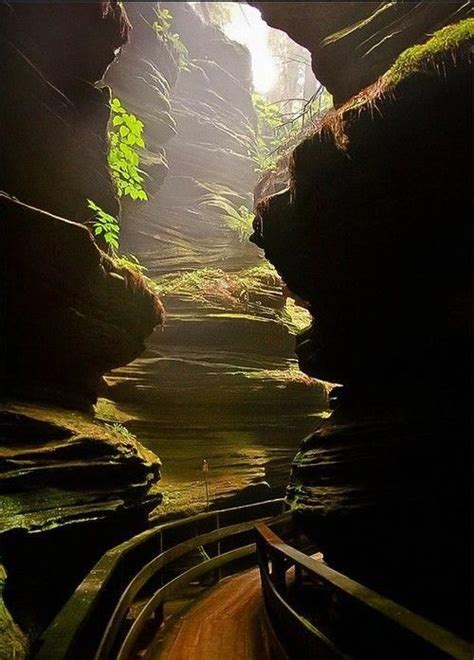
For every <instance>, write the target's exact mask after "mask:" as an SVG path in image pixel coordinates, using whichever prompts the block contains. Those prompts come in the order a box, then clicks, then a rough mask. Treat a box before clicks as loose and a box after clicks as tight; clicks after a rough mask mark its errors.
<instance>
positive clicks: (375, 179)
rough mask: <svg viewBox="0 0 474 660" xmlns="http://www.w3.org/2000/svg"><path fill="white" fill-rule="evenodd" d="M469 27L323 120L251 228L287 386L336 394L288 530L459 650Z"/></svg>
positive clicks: (304, 466)
mask: <svg viewBox="0 0 474 660" xmlns="http://www.w3.org/2000/svg"><path fill="white" fill-rule="evenodd" d="M302 11H308V8H307V7H306V9H304V10H302ZM328 11H329V9H328ZM295 13H297V12H295ZM316 13H317V11H316ZM472 23H473V21H472V19H468V20H466V21H464V22H463V23H461V24H459V25H455V26H453V27H448V28H445V29H444V31H441V32H440V33H435V35H434V37H433V39H432V40H431V41H430V42H429V45H428V46H427V47H426V48H418V49H416V50H414V51H411V52H410V53H408V55H407V54H405V55H401V57H400V59H399V60H398V61H397V62H396V63H395V65H394V68H392V69H389V71H388V72H387V73H386V74H384V76H382V77H381V78H380V79H379V80H378V81H376V82H375V83H374V85H373V86H371V87H369V88H367V89H365V90H363V91H362V92H360V94H359V95H358V97H356V98H355V99H352V100H350V101H348V102H347V104H345V105H343V106H342V107H341V108H340V109H339V110H338V111H335V112H333V113H331V114H329V115H328V116H327V117H326V118H325V119H323V121H322V122H321V124H320V125H319V126H318V127H317V128H316V130H315V131H314V134H313V135H311V136H309V137H308V138H307V139H305V140H304V141H303V142H302V143H301V144H300V145H299V146H298V147H297V148H296V150H295V151H294V153H293V155H292V159H291V164H290V179H291V185H290V187H289V189H287V190H286V191H283V192H282V193H280V194H279V195H275V196H273V197H270V198H269V199H267V200H265V201H263V202H262V203H261V204H260V205H259V207H258V209H257V219H256V221H255V224H254V227H255V234H254V240H255V241H256V242H257V244H258V245H260V246H261V247H263V248H264V249H265V254H266V256H267V258H268V259H270V261H271V262H272V263H273V264H274V265H275V266H276V268H277V269H278V270H279V272H280V273H281V275H282V277H284V279H285V281H286V282H287V283H288V285H289V287H290V288H291V289H292V290H293V291H295V292H296V293H297V294H298V295H300V296H301V297H302V298H303V299H305V300H307V301H309V303H310V310H311V313H312V314H313V317H314V321H313V324H312V327H311V329H309V330H308V331H306V332H305V333H303V334H302V335H301V336H300V337H299V339H298V341H297V352H298V355H299V360H300V366H301V368H302V369H303V370H304V371H305V372H306V373H308V374H311V375H313V376H317V377H320V378H323V379H327V380H329V381H332V382H336V383H341V384H342V385H343V386H344V387H343V388H342V390H341V389H340V388H339V390H337V391H336V396H335V401H334V405H335V412H334V413H333V416H332V418H331V419H330V420H329V421H328V422H327V423H326V425H325V427H324V428H323V429H321V430H320V431H317V432H315V433H314V434H312V435H310V436H309V437H308V438H306V439H305V440H304V441H303V443H302V446H301V450H300V452H299V453H298V455H297V456H296V457H295V459H294V463H293V471H292V476H291V482H290V486H289V489H288V495H289V498H290V500H291V501H292V502H293V504H294V507H295V515H296V518H297V520H299V521H300V523H301V525H302V527H303V528H304V529H305V531H306V532H307V533H308V534H309V535H310V536H312V537H313V539H314V540H315V541H316V542H317V543H318V544H319V547H320V550H321V551H322V552H323V553H324V555H325V558H326V560H327V561H328V563H329V564H330V565H332V566H334V567H335V568H338V569H339V570H341V571H342V572H346V573H348V574H349V575H351V576H353V577H355V578H356V579H358V580H360V581H362V582H364V583H367V584H369V585H370V586H372V588H374V589H375V590H376V591H377V590H378V591H381V592H382V593H385V594H389V595H390V596H391V597H392V598H394V599H396V600H399V601H401V602H403V603H404V604H405V605H407V606H408V607H410V608H412V609H413V610H415V611H417V612H420V613H422V614H424V615H425V616H428V617H431V618H433V619H434V620H435V621H437V622H438V623H440V624H441V625H445V626H447V627H449V628H451V630H454V631H455V632H456V633H457V634H459V635H461V636H463V637H466V638H467V637H468V636H469V634H470V621H469V593H468V587H467V586H466V581H465V576H466V575H467V573H468V570H469V569H468V566H469V557H468V551H467V548H468V547H469V534H470V524H469V504H468V502H469V480H470V475H469V471H468V468H467V465H468V462H469V461H468V456H469V443H470V437H471V428H470V423H471V420H470V413H469V410H470V398H471V375H470V368H471V364H470V354H471V333H472V320H471V311H470V310H471V302H472V299H471V239H470V235H471V224H472V220H471V217H472V216H471V208H470V203H471V202H470V181H469V178H470V174H469V173H470V159H471V154H470V152H471V145H470V144H469V140H468V139H466V136H468V135H469V123H470V104H471V101H470V96H471V91H470V90H471V73H472V72H471V66H470V65H471V61H470V57H471V56H470V49H471V48H472V41H473V26H472ZM446 30H447V31H446ZM317 66H318V65H317V55H316V66H315V68H316V69H317ZM448 558H449V559H448ZM434 585H436V586H434ZM338 617H342V618H341V620H340V624H341V628H340V630H344V625H345V624H347V625H350V622H348V621H346V620H345V619H344V612H343V608H342V606H341V609H340V610H338ZM342 641H344V640H342Z"/></svg>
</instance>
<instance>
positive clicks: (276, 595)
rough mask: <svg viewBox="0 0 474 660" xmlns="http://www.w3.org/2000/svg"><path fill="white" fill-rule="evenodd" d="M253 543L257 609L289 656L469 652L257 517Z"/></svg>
mask: <svg viewBox="0 0 474 660" xmlns="http://www.w3.org/2000/svg"><path fill="white" fill-rule="evenodd" d="M256 545H257V557H258V562H259V567H260V575H261V580H262V590H263V596H264V602H265V610H266V613H267V616H268V619H269V621H270V623H271V625H272V627H273V631H274V633H275V635H276V637H277V638H278V640H279V641H280V643H281V645H282V646H283V648H284V649H285V651H286V653H287V654H288V656H289V657H290V658H313V657H314V658H318V660H335V659H336V658H338V659H341V658H347V657H362V658H377V659H379V658H384V659H385V658H397V659H399V658H403V657H407V658H408V657H409V658H446V657H450V658H459V659H463V660H464V659H467V658H471V657H473V655H472V651H473V649H472V647H471V645H470V644H469V643H468V642H465V641H464V640H462V639H459V638H458V637H456V636H455V635H453V634H452V633H450V632H449V631H447V630H445V629H443V628H441V627H440V626H438V625H436V624H434V623H432V622H431V621H428V620H427V619H425V618H423V617H421V616H419V615H417V614H415V613H413V612H411V611H410V610H408V609H406V608H405V607H403V606H401V605H399V604H397V603H395V602H394V601H392V600H390V599H389V598H385V597H384V596H381V595H380V594H378V593H375V592H374V591H372V590H371V589H368V588H367V587H365V586H363V585H361V584H359V583H358V582H355V581H354V580H352V579H350V578H349V577H347V576H345V575H343V574H342V573H338V572H337V571H335V570H333V569H331V568H329V566H327V565H326V564H325V563H324V562H323V561H318V560H316V559H313V558H312V557H309V556H308V555H306V554H304V553H302V552H300V551H298V550H296V549H295V548H293V547H291V546H289V545H287V544H286V543H285V542H284V541H283V540H282V539H281V538H280V537H279V536H277V535H276V534H275V533H274V532H273V531H272V530H271V529H269V527H268V526H267V525H265V524H264V523H261V524H258V525H257V526H256ZM290 569H292V570H293V569H294V577H293V579H291V578H290V579H289V575H288V571H289V570H290ZM303 581H306V594H307V595H306V598H304V596H303V597H302V589H301V587H302V585H303ZM308 583H309V587H310V590H309V597H308V588H307V587H308ZM298 588H299V591H300V593H298ZM318 594H319V598H318ZM321 596H322V597H321ZM302 603H303V604H302ZM318 603H319V604H320V611H319V612H318ZM321 610H322V611H321ZM328 612H329V613H330V614H332V621H331V620H330V619H331V617H328V616H327V615H328ZM338 614H339V616H340V620H339V622H337V617H338ZM334 633H335V634H334ZM341 642H342V643H341ZM354 649H356V651H355V653H354Z"/></svg>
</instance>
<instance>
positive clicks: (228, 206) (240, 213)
mask: <svg viewBox="0 0 474 660" xmlns="http://www.w3.org/2000/svg"><path fill="white" fill-rule="evenodd" d="M201 204H202V205H203V206H205V207H206V208H209V209H214V210H217V211H218V212H219V213H220V214H221V215H222V216H223V218H224V220H225V222H226V224H227V225H228V227H229V228H230V229H232V230H233V231H235V232H236V233H237V235H238V237H239V239H240V240H241V241H242V242H243V241H247V240H248V239H249V238H250V236H251V234H252V231H253V228H252V224H253V221H254V218H255V215H254V214H253V213H252V211H249V209H248V208H247V207H246V206H245V205H244V204H241V205H240V206H239V207H238V208H237V207H236V205H235V204H233V202H232V201H230V200H229V199H228V198H227V197H226V196H225V195H223V194H219V193H209V194H208V195H205V197H204V199H203V201H202V202H201Z"/></svg>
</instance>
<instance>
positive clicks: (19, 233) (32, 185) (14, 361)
mask: <svg viewBox="0 0 474 660" xmlns="http://www.w3.org/2000/svg"><path fill="white" fill-rule="evenodd" d="M0 12H1V21H0V25H1V27H0V42H1V56H2V64H3V66H2V80H1V85H2V123H1V132H0V139H1V142H2V168H1V177H0V189H1V190H3V191H4V192H2V194H0V227H1V241H0V246H1V247H0V273H1V279H2V281H1V286H2V304H1V319H0V325H1V334H2V342H1V355H0V363H1V374H0V375H1V395H2V411H1V413H0V520H1V534H0V560H1V561H2V563H4V565H5V566H6V569H7V573H8V580H7V582H6V586H5V589H4V598H5V603H6V606H7V607H8V609H9V610H10V611H11V612H12V613H13V615H14V619H15V621H17V622H18V623H19V624H20V627H21V629H22V630H23V632H24V633H26V634H27V636H28V637H29V638H30V640H31V639H34V638H35V636H36V635H37V634H38V633H39V632H40V631H41V630H42V629H43V628H44V626H45V625H46V624H47V623H48V622H49V621H50V620H51V618H52V616H53V615H54V613H55V612H56V611H57V609H58V608H59V607H60V605H61V604H62V603H63V602H64V600H65V599H66V598H67V596H68V595H69V594H70V593H71V591H72V590H73V589H74V588H75V586H76V585H77V584H78V582H79V581H80V579H81V578H82V577H83V576H84V573H85V572H86V571H87V570H89V569H90V567H91V566H92V565H93V563H94V562H95V561H96V560H97V559H98V557H99V556H100V555H101V554H102V553H103V552H104V550H105V549H106V548H108V547H110V546H111V545H113V544H114V543H116V542H118V541H119V540H120V539H122V538H124V537H126V536H129V535H130V534H133V533H134V532H135V531H138V530H140V529H143V527H144V526H145V525H146V524H147V514H148V512H149V511H150V510H151V509H152V508H154V507H155V506H156V505H157V504H158V503H159V501H160V496H159V494H158V493H157V492H156V482H157V481H158V479H159V476H160V475H159V461H158V459H157V458H156V456H154V455H153V454H152V453H151V452H148V451H146V450H145V449H144V448H143V447H141V446H140V444H139V443H138V442H137V441H136V440H135V439H134V438H133V437H131V436H130V435H129V434H127V432H126V430H125V429H124V428H123V427H120V426H117V427H114V428H111V429H110V428H109V429H106V428H105V427H104V426H103V425H102V426H100V425H99V424H96V423H94V422H93V420H92V417H91V416H90V415H87V416H86V415H83V414H82V413H79V412H77V410H78V409H82V410H83V411H89V410H90V409H91V408H92V404H93V403H95V401H96V398H97V395H98V393H99V391H100V389H101V387H102V376H103V374H104V373H105V372H106V371H108V370H109V369H111V368H113V367H116V366H119V365H122V364H125V363H127V362H129V361H131V360H133V359H134V358H135V357H136V356H137V355H139V354H140V353H141V352H142V350H143V348H144V340H145V338H146V337H147V336H148V335H149V334H150V333H151V332H152V330H153V328H154V327H155V326H156V325H157V324H159V323H160V321H161V318H162V312H163V309H162V306H161V303H160V302H159V300H158V298H157V296H156V295H155V294H154V293H152V292H151V291H150V290H149V288H148V286H147V284H146V282H145V280H144V279H143V278H142V277H141V275H140V274H138V273H137V272H136V271H135V272H134V271H132V270H130V269H129V268H127V267H126V266H123V263H122V264H120V263H119V262H118V261H117V260H116V259H115V258H112V257H111V256H109V255H108V254H105V253H104V252H102V251H101V250H100V249H99V248H98V246H97V244H96V243H95V242H94V240H93V237H92V234H91V233H90V231H89V229H88V228H87V227H86V226H84V224H90V222H91V221H92V220H93V218H92V217H91V213H90V211H88V209H87V200H88V199H92V200H93V201H94V202H95V203H96V204H97V205H99V206H100V207H101V208H102V209H103V210H104V211H106V212H108V213H110V214H113V215H118V214H119V210H120V207H119V202H118V199H117V195H116V190H115V187H114V185H113V182H112V178H111V175H110V172H109V166H108V151H109V144H108V135H107V133H108V124H109V119H110V107H109V100H110V97H111V92H110V90H109V89H108V88H105V87H101V86H100V80H101V79H102V77H103V75H104V73H105V71H106V69H107V68H108V66H109V65H110V63H111V62H112V60H113V59H114V58H115V57H116V55H117V52H118V51H119V49H120V48H121V47H122V46H123V45H124V44H125V43H126V41H127V38H128V30H129V23H128V20H127V18H126V15H125V13H124V10H123V8H122V3H119V2H116V1H111V2H99V1H98V2H90V3H73V4H70V3H59V4H58V3H49V4H48V3H46V4H44V3H30V4H21V3H20V4H18V3H9V2H2V3H1V5H0ZM13 398H14V399H15V401H16V402H15V403H12V401H11V400H12V399H13ZM32 401H35V402H37V403H35V404H34V405H33V403H32ZM48 404H49V405H54V406H61V407H62V408H61V409H59V408H54V409H53V408H50V407H49V406H48ZM66 408H68V409H70V410H73V411H74V412H71V411H70V410H69V411H67V410H66ZM3 581H4V579H3V574H2V576H1V582H2V583H3ZM2 587H3V584H2ZM32 594H33V596H32ZM1 608H3V604H1ZM1 615H2V624H1V629H0V636H1V637H2V640H1V642H0V652H2V653H3V649H4V648H5V649H7V652H9V653H10V654H13V653H14V652H15V653H16V656H15V657H18V658H20V657H23V655H24V648H23V647H24V644H23V642H24V638H23V636H22V635H21V634H20V633H19V631H18V630H17V628H15V625H14V624H13V623H12V621H11V619H10V618H9V615H8V613H7V612H3V610H2V612H1ZM10 657H12V655H10Z"/></svg>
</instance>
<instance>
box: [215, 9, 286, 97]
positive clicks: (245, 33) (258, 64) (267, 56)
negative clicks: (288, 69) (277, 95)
mask: <svg viewBox="0 0 474 660" xmlns="http://www.w3.org/2000/svg"><path fill="white" fill-rule="evenodd" d="M232 4H233V3H232ZM223 30H224V32H225V33H226V35H227V36H228V37H229V39H233V40H234V41H238V42H239V43H241V44H243V45H244V46H247V48H248V49H249V51H250V55H251V57H252V74H253V83H254V85H255V89H256V91H257V92H259V93H260V94H265V93H267V92H269V91H270V90H271V89H272V88H273V86H274V85H275V83H276V81H277V77H278V69H277V67H278V63H277V62H276V61H275V58H274V57H273V55H272V52H271V49H270V46H269V44H268V35H269V32H270V28H269V27H268V25H267V24H266V23H265V21H264V20H262V17H261V16H260V12H259V11H258V9H255V8H254V7H249V6H248V5H242V4H238V5H237V4H233V11H232V13H231V19H230V22H229V23H227V25H225V26H223Z"/></svg>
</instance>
